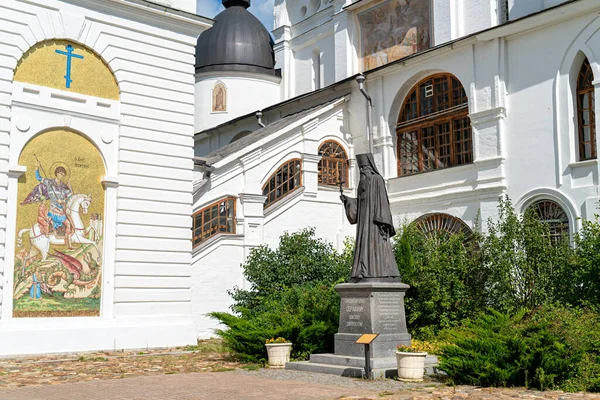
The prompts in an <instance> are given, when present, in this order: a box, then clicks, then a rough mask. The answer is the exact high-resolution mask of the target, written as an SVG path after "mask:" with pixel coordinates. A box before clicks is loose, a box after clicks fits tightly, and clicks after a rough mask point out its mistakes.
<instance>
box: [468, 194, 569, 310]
mask: <svg viewBox="0 0 600 400" xmlns="http://www.w3.org/2000/svg"><path fill="white" fill-rule="evenodd" d="M480 248H481V256H482V266H481V268H482V270H483V271H484V273H485V275H486V276H487V283H486V286H487V305H488V306H489V307H491V308H493V309H495V310H497V311H500V312H504V313H511V312H515V311H516V310H519V309H521V308H524V307H527V308H535V307H538V306H540V305H543V304H549V303H552V302H555V301H558V300H560V299H561V298H562V297H563V294H562V292H561V291H560V290H558V289H559V286H558V284H559V283H560V282H565V279H566V276H565V274H566V273H567V272H568V266H569V264H570V263H571V258H572V253H573V251H572V249H571V247H570V245H569V240H568V238H566V237H565V238H563V239H558V240H556V239H554V240H553V239H552V238H551V236H550V230H549V227H548V225H547V224H545V223H543V222H541V221H540V220H539V219H538V218H537V216H536V215H535V214H534V212H533V211H530V212H526V213H525V214H524V215H517V214H516V212H515V210H514V208H513V205H512V203H511V201H510V200H509V199H508V197H506V198H500V199H499V203H498V218H497V219H496V220H492V219H490V220H488V223H487V232H486V233H485V234H483V235H482V238H481V240H480Z"/></svg>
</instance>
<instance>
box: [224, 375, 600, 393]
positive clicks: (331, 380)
mask: <svg viewBox="0 0 600 400" xmlns="http://www.w3.org/2000/svg"><path fill="white" fill-rule="evenodd" d="M228 373H232V374H243V375H247V376H253V377H259V378H263V379H269V380H291V381H297V382H303V383H306V385H307V388H308V387H310V386H311V385H327V386H340V387H343V388H347V389H348V392H349V393H352V392H353V391H369V392H372V393H373V394H372V395H367V396H365V395H361V396H351V397H341V398H338V399H337V400H357V399H358V400H426V399H427V400H464V399H468V400H514V399H526V400H584V399H585V400H598V399H600V395H599V394H592V393H564V392H560V391H546V392H540V391H536V390H527V389H525V388H481V387H475V386H447V385H446V384H444V383H443V382H442V381H439V380H433V379H431V378H427V377H426V379H425V380H424V381H423V382H421V383H405V382H400V381H396V380H392V379H382V380H374V381H366V380H362V379H356V378H346V377H340V376H336V375H328V374H319V373H313V372H305V371H291V370H282V369H260V370H255V371H248V370H240V369H237V370H235V371H231V372H228Z"/></svg>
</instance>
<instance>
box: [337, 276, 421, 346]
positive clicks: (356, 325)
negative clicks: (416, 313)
mask: <svg viewBox="0 0 600 400" xmlns="http://www.w3.org/2000/svg"><path fill="white" fill-rule="evenodd" d="M408 288H409V286H408V285H406V284H404V283H387V282H385V283H384V282H373V283H342V284H341V285H337V286H336V287H335V290H337V291H338V293H339V294H340V297H341V304H340V326H339V329H338V333H336V335H335V354H336V355H343V356H351V357H361V356H363V357H364V348H363V346H361V345H356V344H354V342H355V341H356V340H357V339H358V338H359V337H360V336H361V335H363V334H365V333H378V334H379V336H378V337H377V339H375V340H374V341H373V343H372V344H371V354H372V355H373V358H389V357H391V358H393V357H395V354H396V346H398V345H399V344H406V345H410V335H409V334H408V331H407V330H406V315H405V314H404V294H405V293H406V290H407V289H408Z"/></svg>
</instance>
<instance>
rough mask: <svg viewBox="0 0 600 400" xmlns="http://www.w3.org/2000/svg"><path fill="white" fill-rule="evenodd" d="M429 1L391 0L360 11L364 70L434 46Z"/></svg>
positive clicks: (361, 52) (361, 54) (361, 55)
mask: <svg viewBox="0 0 600 400" xmlns="http://www.w3.org/2000/svg"><path fill="white" fill-rule="evenodd" d="M429 7H430V5H429V0H388V1H386V2H384V3H381V4H378V5H376V6H375V7H372V8H370V9H368V10H366V11H363V12H361V13H359V14H358V22H359V26H360V58H361V60H362V68H363V71H368V70H370V69H373V68H376V67H379V66H381V65H384V64H387V63H389V62H392V61H395V60H398V59H400V58H403V57H406V56H409V55H411V54H414V53H416V52H417V51H422V50H425V49H427V48H429V47H430V11H429Z"/></svg>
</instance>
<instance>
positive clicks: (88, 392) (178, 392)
mask: <svg viewBox="0 0 600 400" xmlns="http://www.w3.org/2000/svg"><path fill="white" fill-rule="evenodd" d="M328 376H329V375H322V374H317V375H315V374H310V373H303V372H298V371H269V370H260V371H243V370H236V371H229V372H204V373H184V374H174V375H155V376H142V377H133V378H124V379H112V380H96V381H87V382H76V383H65V384H58V385H34V386H24V387H19V388H11V389H3V390H0V399H11V400H12V399H15V400H17V399H27V400H33V399H52V400H54V399H56V400H59V399H65V400H66V399H69V400H72V399H82V400H96V399H114V400H132V399H144V400H155V399H156V400H159V399H160V400H171V399H177V400H181V399H198V400H209V399H210V400H237V399H240V400H245V399H248V400H254V399H256V400H281V399H286V400H287V399H294V400H295V399H298V400H313V399H315V400H316V399H323V400H333V399H338V400H350V399H360V400H380V399H384V400H385V399H387V400H424V399H439V400H463V399H470V400H484V399H486V400H493V399H506V400H508V399H511V400H512V399H528V400H533V399H539V400H542V399H554V400H569V399H573V400H574V399H600V395H593V394H566V393H562V392H536V391H527V390H519V389H482V388H475V387H469V386H464V387H448V386H442V385H440V384H439V383H424V384H410V385H407V384H403V383H401V382H396V381H392V380H384V381H375V382H365V381H361V380H356V379H351V378H339V377H331V378H332V380H331V383H330V384H323V383H315V382H314V381H313V380H314V379H317V380H319V381H325V380H327V379H328V378H327V377H328ZM293 378H297V379H293ZM382 388H386V389H385V390H382Z"/></svg>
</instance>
